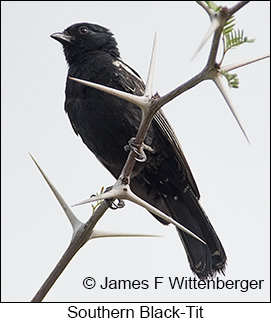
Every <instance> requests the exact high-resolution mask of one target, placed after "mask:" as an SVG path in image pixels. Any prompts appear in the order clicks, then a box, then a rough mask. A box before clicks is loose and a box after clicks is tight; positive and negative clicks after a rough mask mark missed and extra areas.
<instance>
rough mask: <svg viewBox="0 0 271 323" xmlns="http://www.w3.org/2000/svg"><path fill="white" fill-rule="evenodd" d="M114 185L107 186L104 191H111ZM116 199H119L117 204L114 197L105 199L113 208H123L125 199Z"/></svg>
mask: <svg viewBox="0 0 271 323" xmlns="http://www.w3.org/2000/svg"><path fill="white" fill-rule="evenodd" d="M112 187H113V186H109V187H107V188H106V189H105V191H104V192H109V191H111V190H112ZM116 200H117V201H118V203H117V204H116V203H115V201H114V199H105V200H104V201H105V203H106V205H107V206H108V207H109V208H110V209H111V210H117V209H121V208H123V207H124V206H125V203H124V200H121V199H116Z"/></svg>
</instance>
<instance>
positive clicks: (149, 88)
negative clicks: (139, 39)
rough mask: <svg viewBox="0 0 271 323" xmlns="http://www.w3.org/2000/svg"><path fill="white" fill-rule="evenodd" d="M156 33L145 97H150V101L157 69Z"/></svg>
mask: <svg viewBox="0 0 271 323" xmlns="http://www.w3.org/2000/svg"><path fill="white" fill-rule="evenodd" d="M156 38H157V37H156V33H155V35H154V40H153V47H152V55H151V60H150V66H149V72H148V77H147V82H146V88H145V93H144V96H146V97H148V98H149V99H150V98H151V97H152V85H153V78H154V67H155V57H156Z"/></svg>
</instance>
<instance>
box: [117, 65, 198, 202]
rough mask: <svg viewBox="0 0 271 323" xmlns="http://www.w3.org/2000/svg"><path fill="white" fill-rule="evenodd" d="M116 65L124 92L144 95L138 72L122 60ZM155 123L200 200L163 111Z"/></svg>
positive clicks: (159, 113) (159, 112) (158, 113)
mask: <svg viewBox="0 0 271 323" xmlns="http://www.w3.org/2000/svg"><path fill="white" fill-rule="evenodd" d="M114 65H115V66H116V67H117V70H118V77H119V82H120V84H121V87H122V88H123V90H125V91H126V92H129V93H132V94H135V95H143V93H144V89H145V84H144V82H143V81H142V79H141V78H140V76H139V75H138V74H137V72H135V71H134V70H133V69H132V68H131V67H129V66H128V65H127V64H125V63H124V62H122V61H120V60H118V61H115V62H114ZM153 123H154V125H155V126H156V127H157V129H158V132H159V133H160V134H161V135H162V136H163V137H164V140H166V141H167V142H168V143H169V144H170V146H171V147H172V149H173V150H174V153H175V156H176V158H177V159H178V161H179V163H180V165H181V167H182V169H183V171H184V174H185V176H186V178H187V181H188V183H189V185H190V186H191V188H192V190H193V192H194V194H195V196H196V197H197V199H199V198H200V193H199V190H198V188H197V184H196V182H195V179H194V177H193V174H192V172H191V169H190V167H189V165H188V162H187V161H186V158H185V156H184V153H183V150H182V148H181V145H180V143H179V141H178V139H177V137H176V135H175V133H174V130H173V129H172V127H171V126H170V124H169V122H168V120H167V119H166V117H165V115H164V113H163V111H162V110H161V109H160V110H159V111H158V112H157V113H156V114H155V116H154V119H153Z"/></svg>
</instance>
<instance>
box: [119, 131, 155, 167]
mask: <svg viewBox="0 0 271 323" xmlns="http://www.w3.org/2000/svg"><path fill="white" fill-rule="evenodd" d="M124 149H125V150H126V151H129V150H133V152H134V153H135V154H137V155H138V157H136V158H135V160H137V161H138V162H141V163H144V162H145V161H146V160H147V155H146V154H145V152H144V150H147V151H149V152H151V153H153V154H154V153H155V151H154V149H153V148H151V147H150V146H148V145H146V144H144V142H143V143H142V145H139V144H136V143H135V138H134V137H133V138H131V139H130V140H129V141H128V145H126V146H124Z"/></svg>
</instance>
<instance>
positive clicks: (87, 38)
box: [51, 23, 226, 279]
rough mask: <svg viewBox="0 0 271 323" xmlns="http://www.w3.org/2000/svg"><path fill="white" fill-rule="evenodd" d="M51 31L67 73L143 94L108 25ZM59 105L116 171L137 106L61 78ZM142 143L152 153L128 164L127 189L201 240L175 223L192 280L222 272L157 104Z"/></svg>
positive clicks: (222, 259)
mask: <svg viewBox="0 0 271 323" xmlns="http://www.w3.org/2000/svg"><path fill="white" fill-rule="evenodd" d="M51 37H52V38H54V39H56V40H58V41H59V42H60V43H61V44H62V45H63V49H64V54H65V57H66V60H67V62H68V65H69V71H68V76H72V77H76V78H80V79H83V80H88V81H91V82H95V83H99V84H103V85H106V86H109V87H112V88H115V89H119V90H122V91H126V92H129V93H133V94H137V95H142V94H143V92H144V88H145V85H144V83H143V81H142V80H141V78H140V76H139V75H138V74H137V73H136V72H135V71H134V70H133V69H131V68H130V67H129V66H128V65H126V64H125V63H124V62H123V61H122V60H121V58H120V53H119V50H118V47H117V42H116V40H115V38H114V37H113V34H112V33H111V32H110V31H109V30H108V29H106V28H104V27H101V26H99V25H95V24H89V23H78V24H74V25H72V26H70V27H69V28H67V29H65V30H64V32H61V33H54V34H52V35H51ZM65 111H66V112H67V113H68V116H69V119H70V121H71V124H72V127H73V129H74V131H75V133H76V134H77V135H79V136H80V137H81V138H82V140H83V142H84V143H85V144H86V145H87V147H88V148H89V149H90V150H91V151H92V152H93V153H94V154H95V155H96V157H97V158H98V160H99V161H100V162H101V163H102V164H103V165H104V166H105V167H106V168H107V169H108V170H109V171H110V172H111V174H112V175H113V176H114V177H115V178H118V176H119V175H120V172H121V170H122V167H123V165H124V163H125V161H126V159H127V156H128V152H127V151H126V150H125V149H124V146H126V145H127V143H128V141H129V140H130V139H131V138H132V137H135V135H136V133H137V129H138V127H139V124H140V120H141V110H140V108H138V107H137V106H135V105H134V104H132V103H129V102H127V101H125V100H123V99H120V98H117V97H115V96H112V95H110V94H107V93H104V92H102V91H99V90H96V89H93V88H90V87H87V86H85V85H82V84H79V83H77V82H74V81H73V80H70V79H69V78H67V83H66V101H65ZM145 144H147V145H149V146H150V147H151V148H153V150H154V152H148V151H146V154H147V160H146V161H145V162H144V163H137V164H136V166H135V169H134V171H133V174H132V179H131V189H132V191H133V192H134V193H135V194H137V195H138V196H140V197H141V198H142V199H144V200H146V201H147V202H149V203H150V204H152V205H153V206H155V207H156V208H158V209H160V210H161V211H163V212H164V213H166V214H167V215H169V216H171V217H172V218H173V219H175V220H176V221H178V222H179V223H181V224H182V225H183V226H185V227H186V228H188V229H189V230H191V231H192V232H193V233H195V234H196V235H197V236H199V237H200V238H201V239H203V240H204V241H205V242H206V245H204V244H203V243H201V242H200V241H198V240H196V239H195V238H193V237H191V236H190V235H188V234H186V233H184V232H182V231H180V230H178V233H179V236H180V238H181V240H182V242H183V244H184V247H185V251H186V253H187V257H188V260H189V264H190V267H191V269H192V271H193V272H194V273H195V274H196V275H197V276H198V277H199V278H200V279H206V278H209V277H212V276H213V275H214V274H216V273H217V272H222V273H224V269H225V264H226V255H225V252H224V249H223V247H222V244H221V242H220V241H219V238H218V236H217V235H216V233H215V231H214V229H213V227H212V225H211V223H210V221H209V220H208V218H207V216H206V214H205V213H204V211H203V209H202V207H201V205H200V203H199V198H200V194H199V191H198V188H197V185H196V183H195V180H194V178H193V175H192V173H191V170H190V168H189V165H188V163H187V161H186V159H185V157H184V154H183V152H182V149H181V147H180V144H179V142H178V140H177V138H176V136H175V134H174V132H173V130H172V128H171V126H170V125H169V123H168V121H167V120H166V118H165V116H164V114H163V112H162V111H159V112H158V113H156V115H155V117H154V119H153V121H152V124H151V126H150V129H149V131H148V133H147V136H146V138H145ZM160 221H161V220H160ZM161 222H163V221H161Z"/></svg>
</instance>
